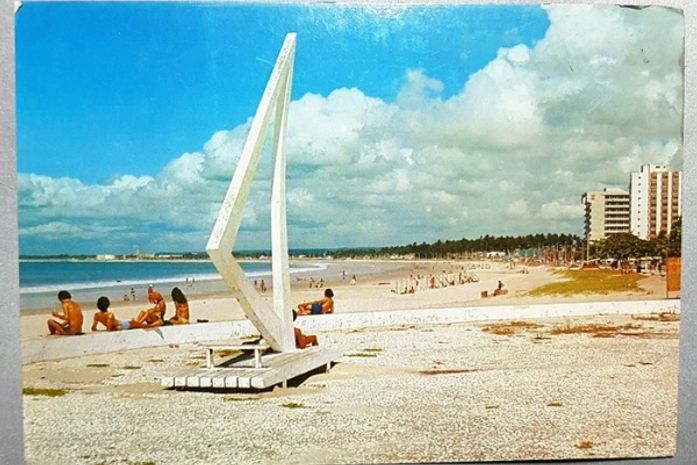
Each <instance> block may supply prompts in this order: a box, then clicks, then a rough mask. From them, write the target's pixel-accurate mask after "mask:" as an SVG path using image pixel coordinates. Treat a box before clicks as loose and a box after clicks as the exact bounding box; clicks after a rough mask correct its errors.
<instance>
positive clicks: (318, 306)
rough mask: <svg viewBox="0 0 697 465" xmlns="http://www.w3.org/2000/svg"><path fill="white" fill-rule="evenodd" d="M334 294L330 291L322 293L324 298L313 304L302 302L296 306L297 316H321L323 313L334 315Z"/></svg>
mask: <svg viewBox="0 0 697 465" xmlns="http://www.w3.org/2000/svg"><path fill="white" fill-rule="evenodd" d="M332 297H334V292H333V291H332V290H331V289H326V290H325V291H324V298H323V299H320V300H315V301H313V302H303V303H301V304H300V305H298V314H299V315H321V314H323V313H334V300H333V299H332Z"/></svg>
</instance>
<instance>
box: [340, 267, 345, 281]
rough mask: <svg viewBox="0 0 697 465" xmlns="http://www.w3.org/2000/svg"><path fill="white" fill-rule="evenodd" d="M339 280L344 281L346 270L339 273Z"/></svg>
mask: <svg viewBox="0 0 697 465" xmlns="http://www.w3.org/2000/svg"><path fill="white" fill-rule="evenodd" d="M341 280H342V281H346V270H342V271H341Z"/></svg>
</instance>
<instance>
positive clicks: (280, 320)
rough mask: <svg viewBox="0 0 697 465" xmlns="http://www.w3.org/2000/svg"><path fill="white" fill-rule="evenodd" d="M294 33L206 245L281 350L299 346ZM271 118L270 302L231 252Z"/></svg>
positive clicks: (249, 312)
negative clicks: (290, 217) (289, 133)
mask: <svg viewBox="0 0 697 465" xmlns="http://www.w3.org/2000/svg"><path fill="white" fill-rule="evenodd" d="M295 38H296V35H295V34H294V33H291V34H288V35H286V38H285V40H284V42H283V46H282V47H281V51H280V52H279V54H278V58H277V59H276V64H275V65H274V68H273V71H271V77H270V78H269V81H268V83H267V84H266V89H265V90H264V94H263V95H262V97H261V101H260V102H259V107H258V108H257V112H256V114H255V116H254V120H253V121H252V125H251V128H250V130H249V134H248V136H247V140H246V141H245V144H244V146H243V148H242V154H241V155H240V158H239V163H238V165H237V169H236V170H235V173H234V175H233V176H232V181H231V182H230V187H229V188H228V191H227V194H226V195H225V200H224V201H223V205H222V207H221V208H220V213H219V214H218V218H217V220H216V222H215V226H214V227H213V231H212V232H211V235H210V238H209V239H208V245H207V246H206V251H207V252H208V255H209V256H210V258H211V260H212V261H213V264H214V265H215V267H216V268H217V269H218V272H219V273H220V275H221V276H222V278H223V280H224V281H225V283H226V284H227V285H228V287H229V288H230V289H231V290H232V292H233V294H234V296H235V297H236V298H237V300H238V301H239V303H240V306H241V307H242V311H243V312H244V314H245V315H246V316H247V318H248V319H249V320H250V321H251V322H252V324H254V326H255V327H256V328H257V329H258V330H259V333H260V334H261V336H262V337H263V338H264V339H265V340H266V341H267V342H268V344H269V346H270V347H271V348H272V349H273V350H274V351H277V352H287V351H291V350H294V349H295V341H294V335H293V318H292V310H291V308H290V305H289V298H290V275H289V271H288V235H287V225H286V192H285V191H286V186H285V182H286V158H285V138H286V126H287V120H288V117H287V115H288V104H289V101H290V93H291V83H292V80H293V60H294V57H295ZM272 117H273V118H274V126H273V127H274V134H273V177H272V187H271V255H272V276H273V305H269V304H268V303H267V302H266V301H265V300H264V299H263V298H262V297H261V295H259V293H258V292H257V290H256V289H255V288H254V286H253V285H252V284H250V282H249V280H248V279H247V277H246V276H245V274H244V271H243V270H242V268H241V267H240V265H239V264H238V263H237V260H235V257H234V256H233V255H232V248H233V246H234V244H235V239H236V237H237V232H238V231H239V228H240V222H241V221H242V213H243V211H244V207H245V204H246V202H247V199H248V198H249V193H250V191H251V187H252V181H253V179H254V174H255V173H256V168H257V165H258V164H259V159H260V158H261V152H262V149H263V147H264V142H265V140H266V138H267V133H268V130H269V127H270V122H271V118H272Z"/></svg>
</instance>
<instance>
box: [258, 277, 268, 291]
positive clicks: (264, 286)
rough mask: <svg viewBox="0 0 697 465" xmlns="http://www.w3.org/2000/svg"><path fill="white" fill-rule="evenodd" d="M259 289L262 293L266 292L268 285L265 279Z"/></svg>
mask: <svg viewBox="0 0 697 465" xmlns="http://www.w3.org/2000/svg"><path fill="white" fill-rule="evenodd" d="M259 287H260V288H261V292H266V283H265V282H264V280H263V279H262V280H261V284H260V285H259Z"/></svg>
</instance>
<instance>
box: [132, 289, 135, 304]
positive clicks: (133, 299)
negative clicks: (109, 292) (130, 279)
mask: <svg viewBox="0 0 697 465" xmlns="http://www.w3.org/2000/svg"><path fill="white" fill-rule="evenodd" d="M131 300H132V301H133V302H135V301H136V290H135V289H133V288H131Z"/></svg>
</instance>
